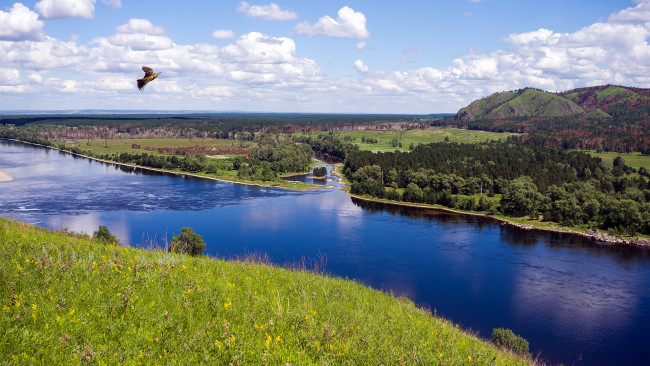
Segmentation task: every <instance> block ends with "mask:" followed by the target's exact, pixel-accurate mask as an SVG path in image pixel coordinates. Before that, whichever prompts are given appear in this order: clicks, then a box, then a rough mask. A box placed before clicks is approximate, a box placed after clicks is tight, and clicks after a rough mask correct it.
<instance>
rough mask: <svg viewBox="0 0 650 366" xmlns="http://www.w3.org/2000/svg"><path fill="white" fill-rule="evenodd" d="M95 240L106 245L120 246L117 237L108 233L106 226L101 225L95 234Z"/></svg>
mask: <svg viewBox="0 0 650 366" xmlns="http://www.w3.org/2000/svg"><path fill="white" fill-rule="evenodd" d="M93 239H95V240H99V241H101V242H102V243H104V244H119V243H120V241H119V240H117V238H116V237H115V235H113V234H111V232H110V231H108V228H107V227H106V225H99V229H98V230H97V231H95V232H94V233H93Z"/></svg>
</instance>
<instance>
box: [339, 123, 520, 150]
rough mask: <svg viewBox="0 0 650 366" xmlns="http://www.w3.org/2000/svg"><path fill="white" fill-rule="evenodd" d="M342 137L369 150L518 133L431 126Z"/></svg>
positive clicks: (498, 137)
mask: <svg viewBox="0 0 650 366" xmlns="http://www.w3.org/2000/svg"><path fill="white" fill-rule="evenodd" d="M337 134H338V135H339V137H340V138H341V139H343V138H345V137H346V136H350V137H352V138H354V139H355V140H354V141H352V142H353V143H355V144H357V145H358V146H359V148H361V150H369V151H375V152H377V151H395V150H400V151H408V150H409V146H410V145H411V144H413V145H415V146H417V145H418V144H429V143H432V142H444V141H445V138H448V139H449V142H457V143H470V144H475V143H479V142H485V141H486V140H488V141H492V140H502V141H505V140H506V139H507V138H508V136H512V135H517V134H515V133H497V132H485V131H473V130H463V129H459V128H440V127H429V128H427V129H425V130H410V131H341V132H337ZM362 137H365V138H375V139H377V140H379V142H378V143H377V144H367V143H362V142H361V138H362ZM393 139H397V140H398V141H399V142H401V143H402V147H399V146H398V147H393V146H392V145H391V141H392V140H393Z"/></svg>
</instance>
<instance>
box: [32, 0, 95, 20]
mask: <svg viewBox="0 0 650 366" xmlns="http://www.w3.org/2000/svg"><path fill="white" fill-rule="evenodd" d="M34 8H35V9H36V11H38V13H39V14H40V15H41V19H62V18H87V19H92V18H93V16H94V14H95V0H42V1H40V2H38V3H36V5H35V6H34Z"/></svg>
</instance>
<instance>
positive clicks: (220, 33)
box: [212, 29, 237, 41]
mask: <svg viewBox="0 0 650 366" xmlns="http://www.w3.org/2000/svg"><path fill="white" fill-rule="evenodd" d="M212 38H214V39H216V40H217V41H227V40H231V39H235V38H237V34H236V33H235V32H234V31H232V30H230V29H217V30H215V31H214V32H212Z"/></svg>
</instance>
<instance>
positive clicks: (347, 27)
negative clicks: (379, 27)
mask: <svg viewBox="0 0 650 366" xmlns="http://www.w3.org/2000/svg"><path fill="white" fill-rule="evenodd" d="M294 30H295V31H296V32H297V33H298V34H304V35H308V36H316V35H319V34H322V35H326V36H331V37H338V38H358V39H364V38H368V37H370V32H368V30H367V29H366V16H365V15H364V14H363V13H362V12H356V11H354V9H352V8H350V7H348V6H344V7H342V8H341V9H339V11H338V16H337V18H336V19H333V18H332V17H330V16H329V15H326V16H324V17H322V18H320V19H319V20H318V22H316V24H310V23H309V22H302V23H299V24H298V25H296V26H295V27H294Z"/></svg>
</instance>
